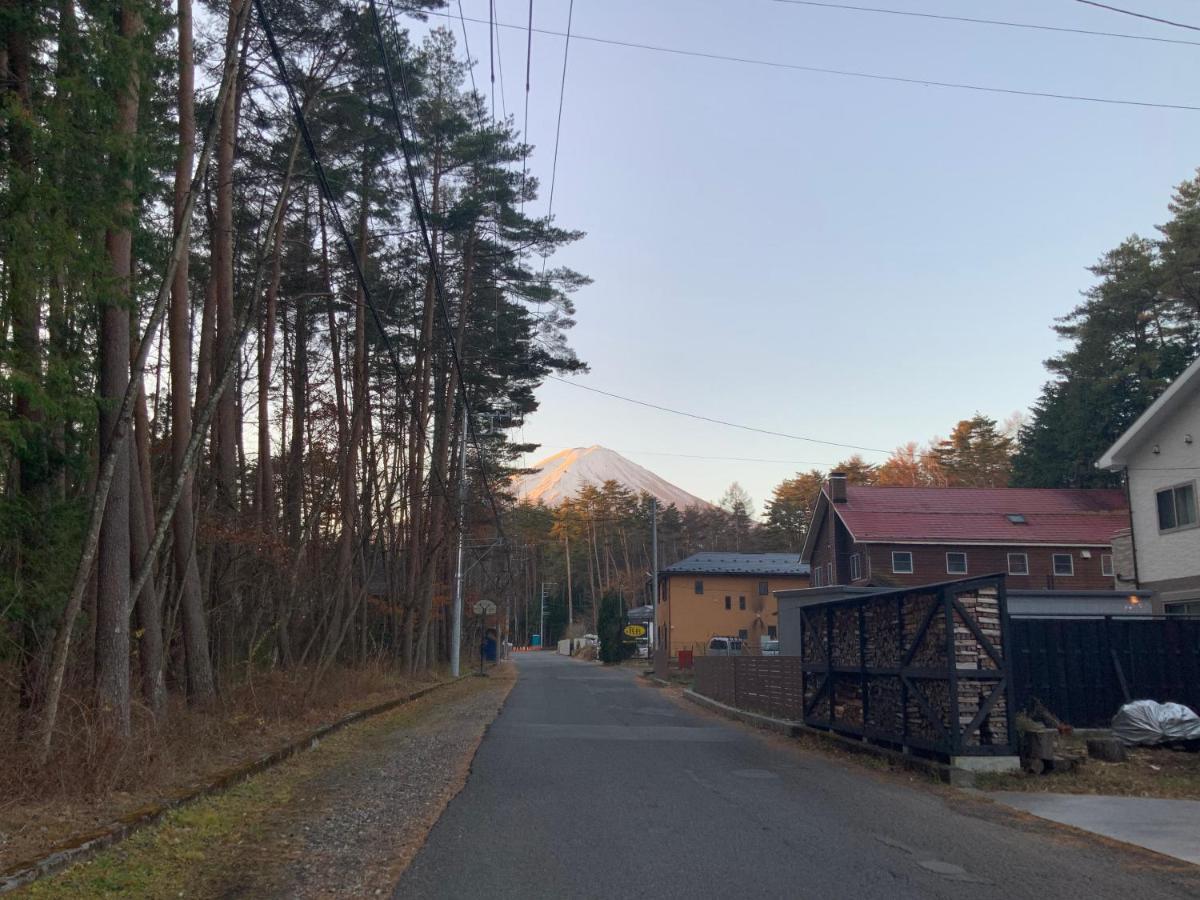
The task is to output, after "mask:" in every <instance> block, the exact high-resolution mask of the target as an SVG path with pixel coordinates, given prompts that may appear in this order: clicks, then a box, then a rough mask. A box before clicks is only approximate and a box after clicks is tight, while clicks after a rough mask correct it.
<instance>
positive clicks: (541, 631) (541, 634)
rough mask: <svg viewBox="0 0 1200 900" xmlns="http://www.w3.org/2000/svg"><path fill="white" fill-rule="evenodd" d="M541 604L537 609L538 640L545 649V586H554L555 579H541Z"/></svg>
mask: <svg viewBox="0 0 1200 900" xmlns="http://www.w3.org/2000/svg"><path fill="white" fill-rule="evenodd" d="M541 584H542V597H541V605H540V609H539V611H538V640H540V641H541V642H542V643H541V647H542V649H543V650H545V649H546V588H548V587H554V586H555V585H557V584H558V582H557V581H543V582H542V583H541Z"/></svg>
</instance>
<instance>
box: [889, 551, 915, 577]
mask: <svg viewBox="0 0 1200 900" xmlns="http://www.w3.org/2000/svg"><path fill="white" fill-rule="evenodd" d="M912 570H913V558H912V553H911V552H909V551H908V550H893V551H892V571H893V572H895V573H896V574H897V575H911V574H912Z"/></svg>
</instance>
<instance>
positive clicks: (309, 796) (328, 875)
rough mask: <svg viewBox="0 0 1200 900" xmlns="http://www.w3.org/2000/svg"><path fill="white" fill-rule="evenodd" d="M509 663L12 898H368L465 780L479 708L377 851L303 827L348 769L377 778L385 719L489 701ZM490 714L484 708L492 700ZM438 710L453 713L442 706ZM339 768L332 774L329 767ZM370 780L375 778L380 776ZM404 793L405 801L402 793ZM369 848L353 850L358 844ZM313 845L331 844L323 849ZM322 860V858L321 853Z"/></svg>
mask: <svg viewBox="0 0 1200 900" xmlns="http://www.w3.org/2000/svg"><path fill="white" fill-rule="evenodd" d="M513 669H515V667H514V666H502V667H500V668H499V669H497V670H494V671H492V672H489V674H490V675H492V676H493V677H491V678H487V679H483V678H465V679H463V680H462V681H460V682H459V683H458V684H456V685H453V686H450V687H448V688H446V689H445V690H444V691H440V692H438V693H437V694H435V695H431V696H428V697H425V698H422V699H420V700H417V701H415V702H413V703H411V704H405V705H404V706H402V707H400V708H399V709H396V710H393V711H391V712H388V713H385V714H383V715H381V716H378V717H376V718H373V719H370V720H368V721H366V722H362V723H359V724H356V725H354V726H352V727H350V728H347V729H345V730H344V731H340V732H338V733H337V734H335V735H332V736H331V737H330V738H328V739H327V740H324V741H322V742H321V744H320V746H319V747H317V748H316V749H315V750H313V751H312V752H311V753H303V754H301V755H299V756H295V757H292V758H291V759H289V760H288V761H287V762H286V763H284V764H283V765H280V766H277V767H275V768H273V769H270V770H269V771H267V772H264V773H262V774H260V775H257V776H255V777H253V778H250V779H249V780H247V781H244V782H242V783H241V784H238V785H236V786H234V787H232V788H231V789H230V790H228V791H225V792H222V793H221V794H219V795H216V796H212V797H207V798H205V799H203V800H200V801H198V802H197V803H194V804H189V805H188V806H185V807H183V808H181V809H177V810H174V811H172V812H170V813H168V815H167V816H166V817H165V819H164V820H163V821H162V822H161V823H159V824H157V825H155V826H153V827H151V828H146V829H143V830H141V831H138V832H137V833H135V834H134V835H133V836H131V837H130V838H129V839H128V840H125V841H122V842H121V843H119V844H118V845H116V846H115V847H111V848H109V849H107V850H105V851H103V852H102V853H101V854H99V855H98V856H97V857H96V858H95V859H92V860H90V861H88V862H85V863H82V864H80V865H76V866H72V867H71V868H69V869H68V870H66V871H65V872H62V873H59V874H57V875H55V876H53V877H50V878H44V879H41V880H39V881H37V882H35V883H34V884H33V885H31V886H30V887H29V888H27V889H25V890H24V891H18V895H19V896H32V897H47V898H72V900H73V898H77V897H122V898H126V897H145V898H160V897H262V896H287V897H302V896H321V897H336V896H354V897H359V896H371V895H372V891H371V890H370V889H369V887H368V886H374V885H375V884H378V886H379V890H376V891H375V892H374V893H375V894H379V893H383V892H386V891H388V890H390V887H391V886H392V885H394V884H395V883H396V881H397V879H398V878H399V877H400V872H401V871H402V869H403V868H404V867H405V866H406V865H407V864H408V862H409V861H411V859H412V857H413V856H414V855H415V854H416V852H417V850H418V849H419V848H420V845H421V843H422V842H423V841H424V839H425V835H426V833H427V831H428V829H429V828H430V827H432V825H433V823H434V822H435V821H436V820H437V818H438V816H439V815H440V814H441V811H442V809H443V808H444V806H445V804H446V803H448V802H449V801H450V799H451V798H452V797H453V795H454V794H455V793H457V791H458V789H459V788H460V787H461V786H462V784H463V783H464V782H465V780H466V777H467V775H468V774H469V770H470V762H471V759H472V758H473V756H474V753H475V749H476V747H477V745H478V743H479V737H480V736H481V735H482V732H483V729H484V727H485V726H486V725H487V724H488V722H489V721H490V716H489V717H483V718H479V719H477V720H475V727H477V728H478V732H479V734H478V735H476V737H475V739H474V740H473V741H471V742H470V744H469V745H468V746H465V747H464V748H462V749H463V752H462V754H461V755H456V756H455V757H453V758H445V759H442V760H441V762H442V763H444V764H443V765H439V766H438V768H437V770H436V771H433V772H430V773H428V783H429V785H430V786H432V788H433V789H434V795H433V796H435V797H436V802H434V803H432V804H430V805H427V806H426V805H423V804H421V803H416V804H413V803H412V802H411V801H412V800H413V797H414V796H416V795H413V794H405V791H406V790H408V789H407V788H406V789H403V790H401V791H400V792H399V793H398V795H397V798H398V805H397V807H396V810H395V816H396V821H397V823H398V827H396V828H395V829H394V830H389V831H388V833H387V834H388V836H387V838H386V840H387V841H388V850H387V852H386V853H384V854H379V853H378V852H377V850H378V847H377V845H376V844H373V843H372V841H371V839H370V838H368V839H366V840H365V841H358V840H353V839H349V838H348V839H347V841H346V844H345V846H337V845H331V846H328V847H322V848H318V849H317V850H315V851H314V850H312V849H305V848H307V847H308V845H307V843H306V842H307V838H306V837H305V836H306V835H307V834H308V832H309V828H310V827H311V828H313V829H317V830H319V829H320V828H322V827H327V826H323V825H322V823H323V822H325V820H326V819H327V818H328V817H329V816H330V815H335V813H333V812H332V810H333V809H334V808H335V807H336V806H337V805H339V804H343V803H346V802H352V800H353V797H354V796H355V795H354V793H353V791H354V787H353V783H352V782H350V783H348V782H346V781H344V780H343V779H344V772H345V771H346V770H347V769H353V770H354V771H355V772H358V773H361V777H362V778H363V779H366V780H368V781H369V780H370V779H372V778H375V779H378V778H379V777H380V776H379V775H378V774H372V773H376V769H377V759H376V757H375V754H377V753H379V752H380V749H379V745H378V743H377V742H378V740H379V738H380V737H381V736H383V735H386V734H387V733H389V732H392V731H395V730H397V729H401V728H403V729H406V730H408V729H419V728H427V729H437V728H441V727H445V726H446V725H447V724H448V723H447V722H446V721H444V720H443V721H442V722H441V724H440V725H439V717H440V713H439V710H444V709H445V708H446V707H447V706H448V705H449V706H457V705H460V704H463V703H470V702H472V698H473V697H478V696H479V695H480V694H483V693H488V694H491V695H492V696H495V697H496V698H497V704H496V706H495V707H494V709H498V708H499V705H500V703H501V702H502V701H503V698H504V697H505V696H506V695H507V693H508V690H509V688H510V687H511V686H512V681H513V679H514V678H515V672H513V671H511V670H513ZM493 714H494V710H493ZM449 718H451V719H452V718H453V713H451V714H450V716H449ZM339 772H341V773H343V774H339ZM380 787H381V788H382V787H383V785H380ZM405 796H407V797H408V801H409V802H408V803H407V804H406V802H405V800H404V799H402V798H403V797H405ZM314 852H315V853H319V854H321V856H322V859H325V862H326V863H329V866H330V868H329V869H328V871H324V866H321V867H317V869H316V870H315V871H314V872H312V873H308V874H306V875H305V877H304V880H303V883H300V882H297V881H294V880H293V879H294V878H295V877H296V875H297V865H298V862H297V861H298V860H300V859H303V860H311V859H312V858H313V857H312V856H311V854H313V853H314ZM367 853H373V855H367V856H364V855H363V854H367ZM325 854H332V856H330V857H328V858H326V857H325ZM330 860H333V862H330Z"/></svg>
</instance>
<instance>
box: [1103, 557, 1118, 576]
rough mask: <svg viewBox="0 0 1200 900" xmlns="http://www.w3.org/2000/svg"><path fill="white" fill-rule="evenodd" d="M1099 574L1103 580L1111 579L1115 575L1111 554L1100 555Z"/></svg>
mask: <svg viewBox="0 0 1200 900" xmlns="http://www.w3.org/2000/svg"><path fill="white" fill-rule="evenodd" d="M1100 574H1101V575H1103V576H1104V577H1105V578H1112V577H1113V576H1114V575H1116V574H1117V572H1116V570H1115V569H1114V568H1113V558H1112V554H1111V553H1101V554H1100Z"/></svg>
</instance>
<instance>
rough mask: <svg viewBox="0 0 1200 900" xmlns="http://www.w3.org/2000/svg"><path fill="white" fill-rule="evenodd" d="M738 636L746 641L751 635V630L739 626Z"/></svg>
mask: <svg viewBox="0 0 1200 900" xmlns="http://www.w3.org/2000/svg"><path fill="white" fill-rule="evenodd" d="M738 637H739V638H741V639H742V640H743V641H744V640H746V639H747V638H749V637H750V632H749V631H747V630H746V629H745V628H739V629H738Z"/></svg>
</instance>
